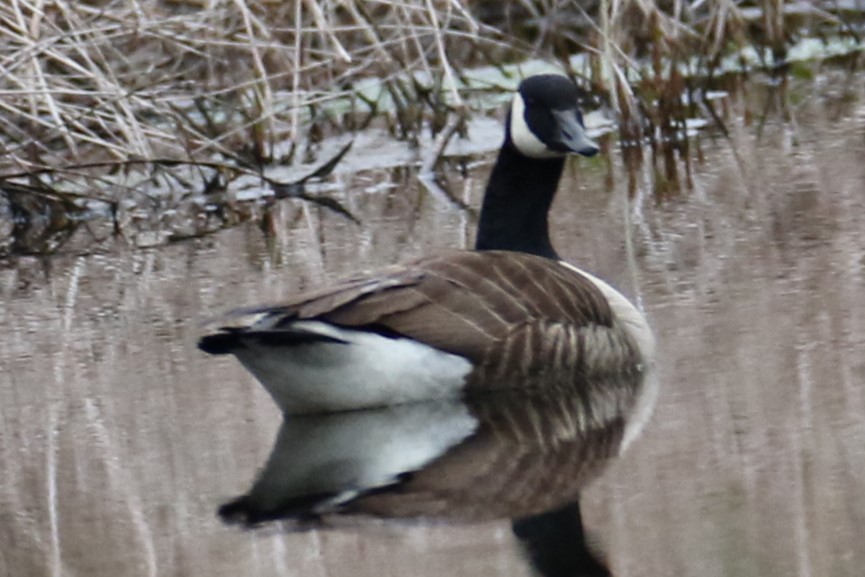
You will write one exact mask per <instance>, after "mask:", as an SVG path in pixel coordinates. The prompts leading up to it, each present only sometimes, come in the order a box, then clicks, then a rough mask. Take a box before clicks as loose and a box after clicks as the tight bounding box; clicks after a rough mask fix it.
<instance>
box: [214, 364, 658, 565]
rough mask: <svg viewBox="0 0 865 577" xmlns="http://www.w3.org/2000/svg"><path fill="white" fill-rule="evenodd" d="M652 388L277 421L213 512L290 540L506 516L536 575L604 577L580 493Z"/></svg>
mask: <svg viewBox="0 0 865 577" xmlns="http://www.w3.org/2000/svg"><path fill="white" fill-rule="evenodd" d="M649 379H654V371H649V372H648V373H645V372H636V371H634V372H626V373H622V374H618V375H611V376H608V377H606V378H603V379H594V380H592V381H584V382H580V383H577V385H576V386H573V384H572V386H568V387H567V388H566V389H559V390H550V389H546V390H544V391H531V390H529V391H526V390H520V391H519V392H516V391H511V392H498V393H490V394H485V395H477V396H473V397H467V398H463V399H447V400H436V401H427V402H418V403H411V404H405V405H397V406H390V407H383V408H378V409H368V410H358V411H346V412H342V413H328V414H318V415H296V416H287V417H286V419H285V420H284V422H283V425H282V427H281V429H280V431H279V433H278V436H277V439H276V443H275V445H274V447H273V450H272V452H271V455H270V457H269V459H268V462H267V464H266V466H265V468H264V470H263V471H262V472H261V473H260V475H259V477H258V479H257V480H256V482H255V483H254V485H253V486H252V488H251V489H250V491H249V493H248V494H246V495H244V496H242V497H239V498H237V499H235V500H233V501H231V502H229V503H226V504H225V505H223V506H222V507H221V508H220V515H221V516H222V517H223V519H224V520H226V521H227V522H232V523H239V524H243V525H246V526H254V525H258V524H261V523H264V522H267V521H275V520H282V521H285V522H287V525H288V526H289V527H290V528H292V529H295V530H304V529H317V528H321V527H326V526H328V525H343V524H345V523H357V522H363V520H364V519H370V518H375V519H419V520H431V519H433V520H445V521H452V522H481V521H489V520H495V519H512V520H513V529H514V533H515V535H516V536H517V537H518V539H519V540H520V541H521V542H522V543H523V545H524V546H525V548H526V549H527V556H528V558H529V559H530V560H531V561H532V563H533V564H534V565H535V566H536V568H538V569H539V570H541V571H542V573H543V574H545V575H554V574H555V575H558V574H568V575H606V574H609V573H607V571H606V569H605V568H604V566H603V564H601V563H599V562H598V561H597V560H596V559H595V558H594V557H593V555H592V554H591V553H590V552H589V550H588V548H587V545H586V542H585V536H584V534H583V528H582V522H581V519H580V512H579V502H578V499H579V494H580V490H581V489H582V488H583V487H585V485H586V483H587V482H589V481H591V480H592V479H593V478H595V477H596V476H597V475H598V474H599V473H600V472H601V471H602V470H603V469H604V467H605V466H606V465H607V464H608V463H609V462H610V461H611V460H612V459H614V458H616V457H617V456H618V455H619V454H620V452H621V451H622V450H623V448H624V446H625V443H624V441H625V440H626V438H628V437H630V436H632V435H633V434H635V433H634V432H633V431H630V430H629V429H630V428H632V427H634V426H638V425H635V423H636V422H638V421H639V419H636V418H634V414H635V412H637V411H638V410H639V407H638V404H639V403H638V399H639V398H640V397H641V395H639V394H635V393H636V392H637V391H645V390H647V389H649V390H652V389H654V388H655V387H654V385H653V384H647V383H646V381H647V380H649ZM545 568H546V569H545ZM563 570H564V573H563V572H562V571H563Z"/></svg>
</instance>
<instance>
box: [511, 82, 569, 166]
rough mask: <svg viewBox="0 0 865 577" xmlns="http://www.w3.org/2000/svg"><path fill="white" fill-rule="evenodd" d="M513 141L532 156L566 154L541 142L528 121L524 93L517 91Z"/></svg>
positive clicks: (514, 105) (512, 125)
mask: <svg viewBox="0 0 865 577" xmlns="http://www.w3.org/2000/svg"><path fill="white" fill-rule="evenodd" d="M510 122H511V141H512V142H513V143H514V146H515V147H516V148H517V150H519V151H520V152H521V153H523V154H524V155H526V156H528V157H531V158H556V157H560V156H564V154H563V153H561V152H556V151H555V150H550V149H549V148H547V145H546V144H544V143H543V142H541V139H540V138H538V137H537V136H536V135H535V133H534V132H532V129H531V128H529V125H528V124H527V123H526V103H525V102H524V101H523V97H522V95H521V94H520V93H519V92H517V93H516V94H515V95H514V102H513V104H512V105H511V120H510Z"/></svg>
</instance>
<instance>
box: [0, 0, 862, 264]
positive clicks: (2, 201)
mask: <svg viewBox="0 0 865 577" xmlns="http://www.w3.org/2000/svg"><path fill="white" fill-rule="evenodd" d="M858 16H859V15H858V13H857V12H856V11H855V6H853V5H851V6H849V7H845V5H844V4H843V3H840V4H839V3H838V2H834V1H833V2H816V1H812V2H798V3H785V2H783V1H782V0H764V1H762V2H759V3H757V4H756V5H755V4H753V3H745V2H736V1H733V0H693V1H685V0H676V1H673V2H666V1H663V2H656V1H655V0H517V1H514V2H498V1H494V0H398V1H391V2H383V1H363V0H296V1H293V2H277V1H270V0H211V1H209V2H203V1H201V0H111V1H107V2H104V1H88V2H67V1H65V0H45V1H43V2H32V1H30V0H9V1H8V2H4V3H2V4H0V62H2V64H0V150H2V154H0V254H3V253H4V252H20V251H30V252H40V253H44V252H50V251H52V250H54V249H55V248H56V247H57V246H59V245H60V244H61V243H62V242H63V239H65V238H66V237H67V236H68V235H69V234H70V233H71V232H70V231H71V230H73V229H74V227H75V226H76V225H77V223H80V222H81V221H82V220H84V219H86V218H88V217H92V216H93V215H94V214H98V215H102V216H108V217H110V219H111V222H112V223H113V228H114V230H115V232H116V233H119V234H123V233H124V229H125V227H126V226H127V225H128V223H129V222H130V221H133V220H135V219H142V218H143V219H145V220H146V219H151V220H157V221H160V222H161V221H164V220H165V218H166V214H167V213H171V212H172V211H173V213H179V216H177V215H176V214H175V218H174V220H172V224H171V225H170V226H166V227H165V231H167V232H165V234H162V235H160V236H158V237H157V238H156V239H155V240H154V242H156V243H158V242H164V241H167V240H171V239H177V238H186V237H189V236H197V235H199V234H202V233H204V232H207V231H211V230H217V229H218V228H220V227H222V226H225V225H229V224H232V223H234V222H237V221H240V220H244V219H247V218H257V217H260V216H261V211H260V210H258V209H256V208H255V207H252V208H251V207H248V206H241V205H242V204H243V203H238V202H236V201H237V200H238V196H237V194H235V193H236V192H237V191H238V190H249V189H250V188H256V187H257V189H258V190H259V192H260V194H258V196H257V197H255V199H256V202H259V201H261V199H262V198H265V202H264V204H265V205H266V204H267V202H272V199H274V198H284V197H299V198H305V199H307V200H310V201H313V202H319V203H322V204H324V205H325V206H326V207H328V208H332V209H334V210H337V211H339V212H341V213H342V214H344V215H348V216H349V217H350V214H348V213H347V211H346V210H345V209H344V208H342V207H341V206H340V205H339V204H338V203H337V202H336V201H334V200H331V199H328V198H326V197H322V196H316V195H313V194H309V193H308V192H307V191H306V189H305V187H304V184H305V183H306V182H307V181H309V180H310V179H311V178H322V177H325V176H327V175H328V174H329V172H330V171H331V170H332V169H333V167H334V165H335V164H336V162H337V161H338V160H339V158H341V156H342V154H344V152H345V150H346V149H345V148H343V149H342V150H340V151H339V152H338V153H337V154H334V155H331V156H328V157H322V156H321V155H320V154H319V152H320V147H319V145H320V143H321V141H322V139H325V138H326V137H328V136H332V135H341V134H345V133H354V132H357V131H359V130H362V129H365V128H367V127H369V126H377V127H383V128H385V129H386V130H387V131H389V132H390V134H391V135H392V136H394V137H396V138H398V139H401V140H405V141H408V142H409V143H411V144H412V145H415V146H417V145H418V144H419V143H420V142H428V143H429V142H431V143H432V144H431V149H432V150H431V153H430V154H431V155H432V156H431V157H430V159H429V160H428V161H427V162H425V163H424V167H425V168H427V169H432V167H434V166H435V160H436V158H437V156H438V155H439V154H440V153H441V151H442V150H443V149H444V146H445V145H446V144H447V140H448V139H449V138H450V137H451V135H452V134H455V133H458V132H461V131H463V132H464V130H465V121H466V119H467V118H468V117H469V116H470V114H471V113H472V112H476V111H477V110H479V109H482V108H484V107H490V106H491V105H495V104H496V103H498V102H499V101H500V100H498V99H497V95H500V94H502V93H503V92H504V91H506V90H508V89H510V88H511V87H512V86H514V85H515V84H516V83H517V82H518V80H519V76H520V75H521V74H523V73H524V72H526V71H528V70H529V69H531V67H532V66H544V65H546V66H555V67H557V68H559V69H562V70H565V71H566V72H567V73H568V74H569V75H571V76H573V77H574V78H576V79H577V80H578V82H580V83H581V84H582V85H583V86H584V87H585V88H586V90H587V92H589V93H591V95H592V96H593V97H594V98H595V99H597V102H599V103H600V104H601V105H602V106H603V107H604V108H605V109H606V110H607V111H608V114H609V115H612V116H614V117H615V118H616V119H617V122H616V125H617V127H618V130H619V132H620V134H621V136H622V138H623V141H633V140H635V139H637V140H638V141H642V139H644V138H648V139H649V140H650V141H655V142H661V141H664V142H672V143H676V146H685V145H686V143H687V141H686V139H683V138H682V136H683V134H684V132H685V126H686V125H685V121H686V119H688V118H690V117H692V116H694V115H695V114H697V113H698V111H699V114H701V115H703V116H708V117H710V118H714V120H716V121H717V120H718V116H717V114H716V113H715V111H714V109H713V108H712V105H711V101H710V100H708V99H706V98H704V97H703V96H701V95H704V94H705V92H706V90H707V89H709V88H711V87H712V79H713V78H714V77H715V76H716V75H718V74H721V73H727V72H730V71H731V70H733V69H735V68H741V67H745V66H753V65H755V64H756V65H758V66H761V67H765V68H776V67H783V66H785V65H787V64H788V62H789V59H788V56H789V51H790V50H791V47H794V46H796V43H797V42H798V41H799V39H800V38H801V37H808V38H817V39H819V40H820V42H821V45H823V46H830V45H831V43H832V42H838V39H841V40H842V41H843V42H846V44H844V46H849V45H858V42H859V36H858V33H857V26H856V24H855V22H856V21H857V18H858ZM527 63H528V64H527ZM543 63H546V64H543ZM683 95H685V96H687V98H683ZM424 139H426V140H424ZM428 156H429V155H428ZM280 166H282V167H284V166H300V167H304V166H313V167H316V168H309V169H308V170H305V171H304V170H300V173H299V174H298V173H297V172H295V173H290V174H289V175H288V176H286V177H284V178H280V177H277V176H274V175H273V174H272V172H271V169H272V168H273V167H280ZM239 183H240V184H239ZM259 204H260V202H259ZM178 207H184V208H183V209H182V210H179V209H178ZM142 211H144V212H145V213H149V214H150V216H141V213H142ZM202 214H203V215H204V216H203V217H202ZM169 220H170V219H169ZM181 221H182V222H183V223H185V224H183V225H182V226H180V225H178V224H177V223H178V222H181Z"/></svg>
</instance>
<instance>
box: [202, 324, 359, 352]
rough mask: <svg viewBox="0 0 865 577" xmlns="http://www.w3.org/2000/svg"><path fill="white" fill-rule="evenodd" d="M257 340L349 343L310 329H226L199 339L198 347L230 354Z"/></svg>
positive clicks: (278, 344)
mask: <svg viewBox="0 0 865 577" xmlns="http://www.w3.org/2000/svg"><path fill="white" fill-rule="evenodd" d="M249 341H255V343H256V344H257V345H262V346H266V347H290V346H296V345H308V344H311V343H334V344H343V345H344V344H347V343H346V341H344V340H342V339H338V338H336V337H330V336H327V335H322V334H318V333H313V332H310V331H304V330H299V329H281V330H274V331H249V330H224V331H223V332H219V333H213V334H211V335H205V336H203V337H201V339H200V340H199V341H198V348H199V349H201V350H202V351H204V352H205V353H209V354H211V355H228V354H232V353H234V351H236V350H237V349H242V348H246V343H247V342H249Z"/></svg>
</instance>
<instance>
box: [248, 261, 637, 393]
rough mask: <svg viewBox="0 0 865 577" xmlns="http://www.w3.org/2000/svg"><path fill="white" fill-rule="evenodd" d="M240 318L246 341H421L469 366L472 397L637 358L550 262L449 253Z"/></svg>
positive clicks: (595, 302) (595, 305)
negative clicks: (251, 336)
mask: <svg viewBox="0 0 865 577" xmlns="http://www.w3.org/2000/svg"><path fill="white" fill-rule="evenodd" d="M242 312H243V313H245V314H248V313H256V314H257V322H256V323H255V324H253V325H251V326H249V325H248V326H247V327H246V329H241V331H243V330H251V331H255V332H257V333H258V334H261V333H262V332H263V331H280V330H287V329H289V328H290V327H291V325H292V323H294V322H295V321H298V320H321V321H325V322H328V323H332V324H335V325H338V326H341V327H350V328H358V329H364V330H373V331H377V332H380V333H382V334H386V335H401V336H404V337H408V338H411V339H415V340H417V341H420V342H423V343H426V344H428V345H430V346H432V347H435V348H437V349H440V350H443V351H446V352H449V353H453V354H456V355H460V356H462V357H465V358H467V359H469V360H470V361H471V362H472V363H473V364H474V365H475V367H476V369H475V371H474V372H473V375H472V379H471V380H472V382H470V383H469V385H470V386H472V387H475V386H484V387H487V386H505V384H504V383H501V382H500V381H501V380H502V379H504V378H507V379H511V380H512V379H519V380H521V381H522V383H523V386H526V385H530V384H531V383H530V382H528V383H527V382H526V379H529V380H531V379H533V378H538V379H543V380H544V382H545V386H547V387H549V386H550V382H549V379H550V376H551V375H555V376H556V377H557V378H559V379H562V380H563V381H565V382H566V381H569V380H571V378H572V377H573V376H574V374H575V373H580V374H585V373H586V371H585V367H584V364H585V362H584V361H585V359H586V358H587V355H588V354H589V352H590V351H589V349H591V351H595V350H598V349H599V350H601V351H602V352H604V353H605V351H607V349H610V350H611V351H612V354H614V355H616V357H615V358H616V359H621V358H627V357H628V356H629V355H631V354H632V352H633V351H632V350H631V349H632V347H631V345H630V340H629V339H627V338H625V337H623V336H622V335H621V334H620V332H621V331H618V330H616V329H615V327H614V326H613V320H614V319H613V313H612V312H611V310H610V307H609V304H608V302H607V300H606V299H605V298H604V296H603V295H602V294H601V292H600V291H599V290H598V289H597V287H596V286H595V285H594V284H593V283H592V282H591V281H589V280H588V279H587V278H585V277H584V276H582V275H580V274H579V273H577V272H575V271H573V270H571V269H569V268H567V267H564V266H562V265H560V264H559V263H557V262H555V261H553V260H550V259H546V258H543V257H538V256H533V255H526V254H521V253H514V252H504V251H488V252H473V251H460V252H451V253H446V254H443V255H441V256H436V257H432V258H425V259H421V260H418V261H414V262H409V263H406V264H403V265H398V266H393V267H390V268H388V269H385V270H383V271H380V272H379V274H377V275H376V276H374V277H372V276H370V277H362V278H356V279H352V280H349V281H347V282H345V283H342V284H339V285H337V286H335V287H332V288H329V289H326V290H323V291H318V292H315V293H309V294H307V295H301V296H300V297H298V298H297V299H296V300H294V301H293V302H291V303H286V304H284V305H280V306H276V307H267V308H260V309H253V310H246V311H242ZM235 330H236V329H235ZM599 331H600V333H599ZM599 335H600V336H599ZM587 339H593V340H594V341H595V342H594V343H592V344H593V346H592V347H587V346H586V341H587ZM607 341H609V343H607ZM598 343H602V346H601V347H598V346H597V345H598ZM608 344H609V346H607V345H608ZM619 349H621V350H619ZM605 354H606V353H605ZM613 364H614V363H613V362H610V363H609V365H611V366H612V365H613Z"/></svg>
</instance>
